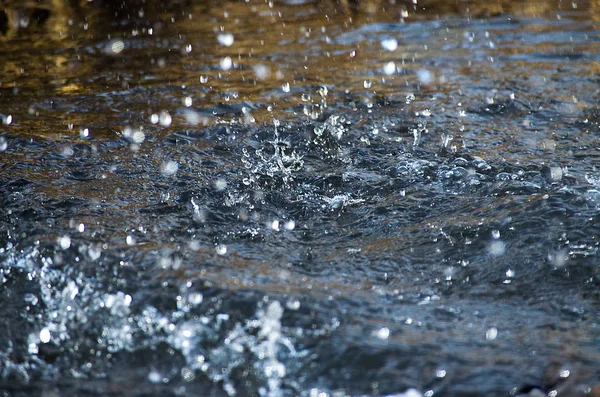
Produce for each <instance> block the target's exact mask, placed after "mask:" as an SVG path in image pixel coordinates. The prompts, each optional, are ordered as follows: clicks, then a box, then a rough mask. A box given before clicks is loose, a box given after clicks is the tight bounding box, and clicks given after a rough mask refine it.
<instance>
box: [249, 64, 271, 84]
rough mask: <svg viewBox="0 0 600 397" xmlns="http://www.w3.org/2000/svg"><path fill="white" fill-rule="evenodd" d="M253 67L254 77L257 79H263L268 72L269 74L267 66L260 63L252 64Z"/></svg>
mask: <svg viewBox="0 0 600 397" xmlns="http://www.w3.org/2000/svg"><path fill="white" fill-rule="evenodd" d="M253 69H254V74H255V75H256V78H257V79H259V80H264V79H266V78H267V77H269V74H271V71H270V70H269V67H268V66H265V65H263V64H262V63H259V64H257V65H254V68H253Z"/></svg>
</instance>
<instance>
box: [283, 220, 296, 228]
mask: <svg viewBox="0 0 600 397" xmlns="http://www.w3.org/2000/svg"><path fill="white" fill-rule="evenodd" d="M283 228H284V229H285V230H294V228H296V222H295V221H294V220H292V219H290V220H289V221H287V222H285V223H284V224H283Z"/></svg>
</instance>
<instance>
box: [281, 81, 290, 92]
mask: <svg viewBox="0 0 600 397" xmlns="http://www.w3.org/2000/svg"><path fill="white" fill-rule="evenodd" d="M281 89H282V90H283V92H290V83H289V82H285V83H284V84H283V85H282V86H281Z"/></svg>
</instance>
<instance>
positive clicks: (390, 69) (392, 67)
mask: <svg viewBox="0 0 600 397" xmlns="http://www.w3.org/2000/svg"><path fill="white" fill-rule="evenodd" d="M383 73H385V74H387V75H388V76H391V75H393V74H394V73H396V64H395V63H394V62H392V61H390V62H388V63H386V64H385V65H384V67H383Z"/></svg>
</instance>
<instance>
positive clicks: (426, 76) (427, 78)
mask: <svg viewBox="0 0 600 397" xmlns="http://www.w3.org/2000/svg"><path fill="white" fill-rule="evenodd" d="M417 78H418V79H419V82H420V83H421V84H424V85H429V84H431V83H432V82H433V73H431V72H430V71H429V70H427V69H419V70H417Z"/></svg>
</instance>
